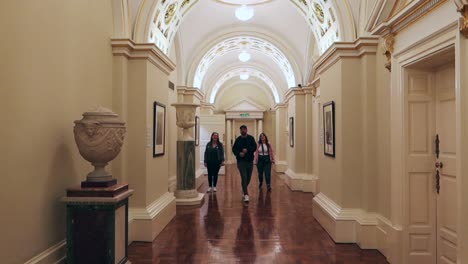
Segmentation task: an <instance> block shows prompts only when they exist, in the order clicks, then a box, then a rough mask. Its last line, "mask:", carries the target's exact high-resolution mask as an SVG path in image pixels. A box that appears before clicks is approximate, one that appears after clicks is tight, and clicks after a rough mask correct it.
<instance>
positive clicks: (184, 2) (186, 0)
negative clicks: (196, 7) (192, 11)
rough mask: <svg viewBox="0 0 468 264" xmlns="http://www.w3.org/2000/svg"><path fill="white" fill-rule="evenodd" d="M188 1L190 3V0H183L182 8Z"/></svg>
mask: <svg viewBox="0 0 468 264" xmlns="http://www.w3.org/2000/svg"><path fill="white" fill-rule="evenodd" d="M188 3H190V0H185V1H183V2H182V4H181V5H180V8H184V6H185V5H186V4H188Z"/></svg>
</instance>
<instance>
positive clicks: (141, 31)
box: [134, 0, 353, 54]
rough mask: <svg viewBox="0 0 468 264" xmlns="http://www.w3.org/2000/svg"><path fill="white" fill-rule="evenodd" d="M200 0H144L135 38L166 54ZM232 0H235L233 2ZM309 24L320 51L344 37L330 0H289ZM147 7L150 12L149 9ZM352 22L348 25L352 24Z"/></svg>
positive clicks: (336, 13)
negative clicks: (181, 26)
mask: <svg viewBox="0 0 468 264" xmlns="http://www.w3.org/2000/svg"><path fill="white" fill-rule="evenodd" d="M198 2H199V1H194V0H159V1H158V0H146V1H143V4H142V6H141V9H140V12H139V14H138V18H137V22H136V24H135V31H134V35H135V36H134V37H135V40H137V41H141V42H153V43H155V44H156V46H158V48H160V49H161V50H162V51H163V52H164V53H166V54H167V53H168V52H169V50H170V46H171V44H172V41H173V39H174V36H175V33H176V32H177V30H178V28H179V27H180V24H181V23H182V21H183V18H184V16H186V14H187V13H188V12H189V11H190V10H192V8H193V7H194V6H195V5H196V4H197V3H198ZM234 2H235V1H234ZM290 2H291V3H292V4H293V5H294V6H296V7H297V8H298V10H299V12H300V13H301V14H302V15H303V17H304V18H305V19H306V21H307V23H308V24H309V25H310V27H311V29H312V31H313V32H314V35H315V37H316V40H317V42H318V44H319V47H320V48H319V49H320V54H322V53H323V52H324V51H325V50H326V49H328V47H330V45H331V44H332V43H333V42H335V41H340V40H342V39H344V38H343V36H342V35H343V33H342V32H340V31H341V28H342V27H345V26H346V25H341V26H340V19H339V14H340V13H338V12H337V9H336V8H335V5H334V2H335V1H332V0H290ZM148 10H150V11H148ZM352 26H353V25H352V23H351V24H350V25H349V27H352Z"/></svg>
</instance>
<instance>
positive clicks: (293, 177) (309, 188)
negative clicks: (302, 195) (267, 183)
mask: <svg viewBox="0 0 468 264" xmlns="http://www.w3.org/2000/svg"><path fill="white" fill-rule="evenodd" d="M285 175H286V177H285V179H284V180H285V182H286V185H288V187H289V188H290V189H291V190H292V191H302V192H311V193H314V194H315V193H317V184H318V177H317V176H315V175H310V174H305V173H295V172H294V171H292V170H291V169H287V170H286V173H285Z"/></svg>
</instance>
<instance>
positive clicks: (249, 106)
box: [224, 98, 265, 112]
mask: <svg viewBox="0 0 468 264" xmlns="http://www.w3.org/2000/svg"><path fill="white" fill-rule="evenodd" d="M224 111H226V112H231V111H252V112H263V111H265V108H263V107H262V106H261V105H259V104H257V103H256V102H255V101H254V100H252V99H250V98H245V99H242V100H241V101H238V102H235V103H233V104H231V105H229V106H228V107H226V108H225V110H224Z"/></svg>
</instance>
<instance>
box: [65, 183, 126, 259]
mask: <svg viewBox="0 0 468 264" xmlns="http://www.w3.org/2000/svg"><path fill="white" fill-rule="evenodd" d="M132 193H133V190H131V189H129V188H128V184H116V185H113V186H110V187H106V188H80V187H77V188H70V189H67V196H66V197H63V198H62V201H63V202H65V203H66V204H67V263H68V264H115V263H119V264H123V263H126V264H129V263H130V262H129V261H128V255H127V244H128V197H130V196H131V195H132Z"/></svg>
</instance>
